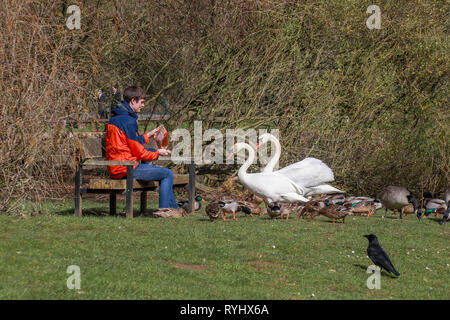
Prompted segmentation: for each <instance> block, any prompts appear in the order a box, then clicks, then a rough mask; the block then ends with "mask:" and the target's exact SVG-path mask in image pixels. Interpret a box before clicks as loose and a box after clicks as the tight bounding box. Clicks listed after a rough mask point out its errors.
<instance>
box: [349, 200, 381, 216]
mask: <svg viewBox="0 0 450 320" xmlns="http://www.w3.org/2000/svg"><path fill="white" fill-rule="evenodd" d="M349 209H350V211H351V212H353V213H356V214H357V215H359V216H361V215H362V214H366V215H367V217H370V216H371V215H372V214H374V213H375V211H376V209H377V207H376V206H375V204H374V203H373V201H361V202H357V203H354V204H352V205H351V206H350V207H349Z"/></svg>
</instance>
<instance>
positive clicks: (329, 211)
mask: <svg viewBox="0 0 450 320" xmlns="http://www.w3.org/2000/svg"><path fill="white" fill-rule="evenodd" d="M319 214H321V215H324V216H326V217H328V218H330V219H333V224H334V223H335V222H336V220H339V219H342V223H345V222H344V221H345V217H346V216H348V215H349V214H350V215H352V214H353V212H351V211H350V210H349V209H347V208H346V207H344V206H340V205H337V204H330V203H329V201H328V200H325V207H323V208H320V209H319Z"/></svg>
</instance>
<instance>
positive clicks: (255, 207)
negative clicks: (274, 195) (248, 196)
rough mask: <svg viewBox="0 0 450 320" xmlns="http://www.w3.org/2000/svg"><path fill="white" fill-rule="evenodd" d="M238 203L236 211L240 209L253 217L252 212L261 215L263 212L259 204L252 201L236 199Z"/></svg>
mask: <svg viewBox="0 0 450 320" xmlns="http://www.w3.org/2000/svg"><path fill="white" fill-rule="evenodd" d="M237 203H238V204H239V208H238V211H242V212H244V213H245V214H248V215H250V217H253V215H254V214H256V215H258V216H261V215H262V214H263V208H261V207H260V206H259V204H257V203H254V202H252V201H238V202H237Z"/></svg>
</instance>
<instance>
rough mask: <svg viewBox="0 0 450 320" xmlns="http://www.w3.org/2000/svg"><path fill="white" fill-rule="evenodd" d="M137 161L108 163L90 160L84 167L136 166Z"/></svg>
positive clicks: (106, 161)
mask: <svg viewBox="0 0 450 320" xmlns="http://www.w3.org/2000/svg"><path fill="white" fill-rule="evenodd" d="M137 164H138V163H137V161H108V160H98V159H88V160H86V161H84V162H83V166H135V165H137Z"/></svg>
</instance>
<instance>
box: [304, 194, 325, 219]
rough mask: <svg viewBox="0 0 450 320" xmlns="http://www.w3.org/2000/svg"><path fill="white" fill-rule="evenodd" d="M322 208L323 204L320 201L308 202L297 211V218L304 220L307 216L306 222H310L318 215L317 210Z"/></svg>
mask: <svg viewBox="0 0 450 320" xmlns="http://www.w3.org/2000/svg"><path fill="white" fill-rule="evenodd" d="M325 200H326V199H325ZM325 200H324V201H325ZM324 206H325V203H324V202H323V201H322V200H310V201H308V202H307V203H306V204H305V205H304V206H303V208H301V209H300V210H299V211H298V215H297V218H300V217H303V219H305V218H306V216H309V219H308V221H311V220H312V219H314V218H315V217H317V216H318V215H319V210H320V209H321V208H323V207H324Z"/></svg>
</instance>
